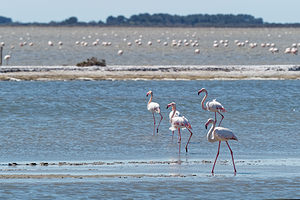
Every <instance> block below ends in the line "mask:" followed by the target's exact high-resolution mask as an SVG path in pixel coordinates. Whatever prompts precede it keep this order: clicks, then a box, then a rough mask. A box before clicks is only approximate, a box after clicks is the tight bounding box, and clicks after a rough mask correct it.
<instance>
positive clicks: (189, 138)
mask: <svg viewBox="0 0 300 200" xmlns="http://www.w3.org/2000/svg"><path fill="white" fill-rule="evenodd" d="M187 130H188V131H189V132H190V133H191V135H190V137H189V140H188V142H187V143H186V146H185V151H186V152H188V150H187V147H188V144H189V142H190V139H191V137H192V135H193V133H192V131H190V129H188V128H187Z"/></svg>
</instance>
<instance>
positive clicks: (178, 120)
mask: <svg viewBox="0 0 300 200" xmlns="http://www.w3.org/2000/svg"><path fill="white" fill-rule="evenodd" d="M170 106H172V110H173V114H172V116H171V127H170V128H169V129H170V130H171V131H175V130H176V129H178V136H179V139H178V142H179V143H181V134H180V129H181V128H182V129H184V128H186V129H187V130H188V131H189V132H190V134H191V135H190V137H189V139H188V141H187V143H186V145H185V151H186V152H188V150H187V147H188V144H189V142H190V139H191V137H192V135H193V133H192V131H191V130H190V129H192V126H191V124H190V123H189V121H188V120H187V118H185V117H184V116H182V117H180V116H177V117H176V116H175V113H176V103H175V102H172V103H169V104H168V106H167V109H168V108H169V107H170ZM179 151H180V149H179Z"/></svg>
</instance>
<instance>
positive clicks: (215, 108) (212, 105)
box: [198, 88, 226, 126]
mask: <svg viewBox="0 0 300 200" xmlns="http://www.w3.org/2000/svg"><path fill="white" fill-rule="evenodd" d="M201 92H205V96H204V97H203V99H202V101H201V105H202V109H203V110H208V111H211V112H214V113H215V121H216V123H217V113H219V114H220V115H221V117H222V119H221V121H220V123H219V126H220V125H221V122H222V120H223V119H224V116H223V115H222V114H221V113H220V111H221V112H226V110H225V108H224V107H223V106H222V104H221V103H219V102H217V101H216V99H213V100H212V101H208V102H206V107H205V106H204V101H205V100H206V98H207V95H208V93H207V91H206V89H205V88H202V89H201V90H199V91H198V95H200V93H201Z"/></svg>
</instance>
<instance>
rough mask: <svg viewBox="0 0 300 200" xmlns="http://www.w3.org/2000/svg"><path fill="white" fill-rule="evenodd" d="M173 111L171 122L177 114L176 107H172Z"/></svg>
mask: <svg viewBox="0 0 300 200" xmlns="http://www.w3.org/2000/svg"><path fill="white" fill-rule="evenodd" d="M172 110H173V114H172V117H171V120H172V118H173V117H174V115H175V113H176V105H172Z"/></svg>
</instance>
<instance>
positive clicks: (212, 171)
mask: <svg viewBox="0 0 300 200" xmlns="http://www.w3.org/2000/svg"><path fill="white" fill-rule="evenodd" d="M220 145H221V141H219V147H218V153H217V156H216V160H215V162H214V166H213V168H212V170H211V173H212V174H213V173H214V170H215V165H216V162H217V159H218V156H219V153H220Z"/></svg>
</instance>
